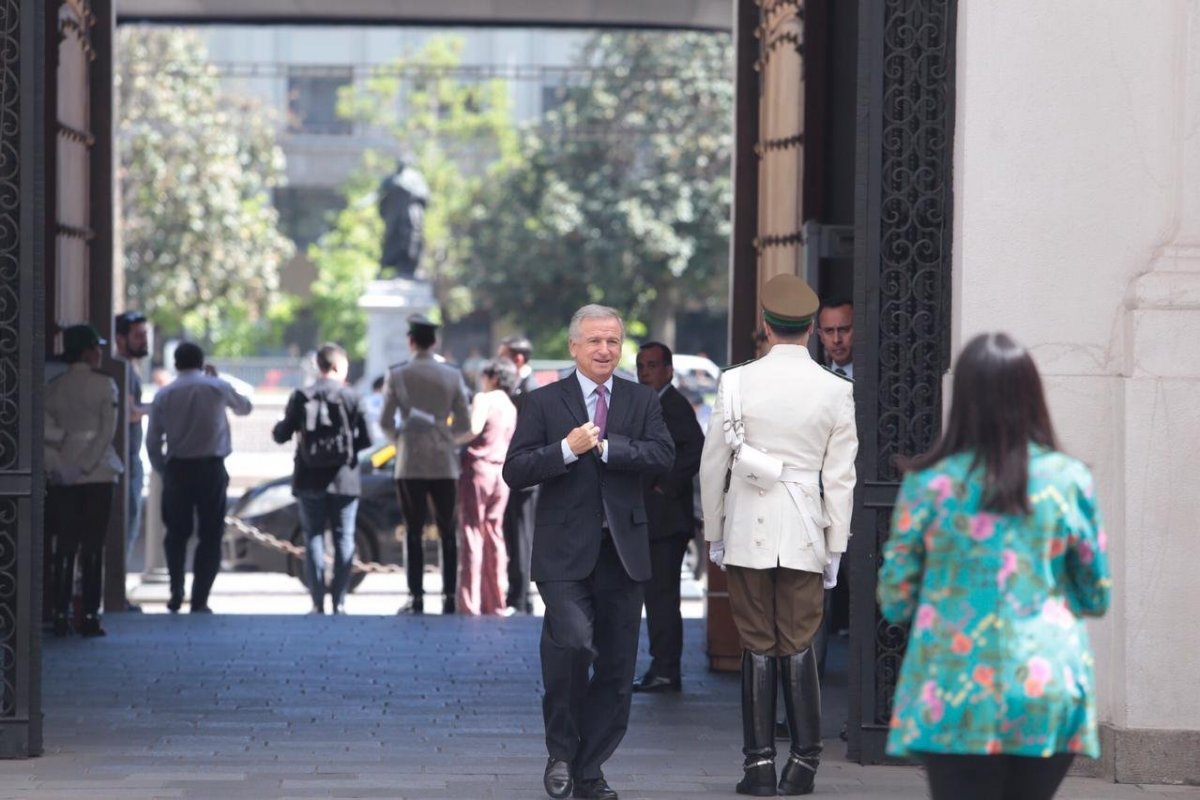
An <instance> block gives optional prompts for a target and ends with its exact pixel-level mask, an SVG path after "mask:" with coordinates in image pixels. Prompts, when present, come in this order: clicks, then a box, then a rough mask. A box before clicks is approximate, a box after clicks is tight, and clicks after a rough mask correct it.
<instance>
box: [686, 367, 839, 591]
mask: <svg viewBox="0 0 1200 800" xmlns="http://www.w3.org/2000/svg"><path fill="white" fill-rule="evenodd" d="M735 369H736V370H737V371H738V372H739V373H740V376H739V380H740V384H741V386H740V389H739V392H740V394H741V401H742V422H743V424H744V426H745V444H744V445H743V446H744V447H754V448H756V449H758V450H760V451H763V452H765V453H768V454H769V455H771V456H774V457H775V458H777V459H779V460H781V461H782V462H783V464H784V465H785V468H784V474H783V476H782V479H781V480H780V481H779V482H776V483H773V484H771V485H770V486H769V488H765V489H763V488H759V487H757V486H755V485H754V484H752V483H750V482H748V481H746V480H743V479H742V478H739V477H736V476H732V477H730V478H729V487H728V491H726V472H727V470H728V468H729V464H730V457H731V456H732V455H733V450H732V447H731V446H730V444H729V443H728V442H727V441H726V438H725V434H724V427H723V423H724V420H725V386H726V379H725V378H724V376H723V377H722V379H721V382H720V384H719V385H718V387H717V399H716V402H715V404H714V405H713V410H712V418H711V419H710V420H709V426H708V434H707V436H706V437H705V440H704V450H703V453H702V455H701V459H700V497H701V503H702V505H703V508H704V538H705V539H707V540H709V541H716V540H719V539H724V540H725V563H726V564H729V565H733V566H738V567H749V568H751V569H771V568H773V567H777V566H778V567H787V568H788V569H796V570H803V571H805V572H821V571H822V570H823V569H824V567H825V565H826V563H827V561H828V556H829V555H830V554H832V553H844V552H845V551H846V545H847V543H848V541H849V539H850V513H851V510H852V509H853V506H854V481H855V475H854V458H855V456H856V455H857V454H858V433H857V431H856V429H855V424H854V385H853V384H852V383H851V382H850V381H848V380H846V379H844V378H840V377H838V376H836V375H833V374H832V373H830V372H828V371H827V370H825V369H824V368H823V367H821V366H819V365H818V364H817V363H816V362H814V361H813V360H812V357H811V356H810V355H809V353H808V349H807V348H806V347H803V346H801V345H795V344H776V345H775V346H774V347H772V348H771V350H770V352H768V353H767V354H766V355H765V356H763V357H762V358H760V359H758V360H757V361H753V362H751V363H749V364H746V365H744V366H740V367H736V368H735ZM818 475H819V476H820V486H823V487H824V499H823V500H822V498H821V492H820V487H819V486H818V483H817V476H818Z"/></svg>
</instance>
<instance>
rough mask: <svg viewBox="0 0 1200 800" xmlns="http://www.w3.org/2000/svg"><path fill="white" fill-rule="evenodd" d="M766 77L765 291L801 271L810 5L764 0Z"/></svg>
mask: <svg viewBox="0 0 1200 800" xmlns="http://www.w3.org/2000/svg"><path fill="white" fill-rule="evenodd" d="M758 4H759V6H760V8H761V20H762V22H761V24H760V26H759V29H758V31H757V33H758V36H759V40H760V42H761V47H762V50H761V53H762V55H761V57H760V59H759V61H758V64H757V67H758V69H759V71H760V73H761V75H762V84H761V86H762V93H761V96H760V98H759V103H760V105H759V140H758V144H757V145H756V146H755V152H756V153H757V154H758V157H759V170H758V239H757V240H756V242H755V244H756V245H757V250H758V280H759V284H758V285H759V290H760V295H761V289H762V286H763V284H764V283H766V282H767V281H769V280H770V279H771V278H773V277H775V276H776V275H782V274H790V275H795V274H797V273H798V272H799V264H800V251H801V246H802V244H803V236H802V233H801V229H802V228H803V225H804V208H803V188H804V19H803V14H804V9H803V4H802V3H801V2H800V0H758Z"/></svg>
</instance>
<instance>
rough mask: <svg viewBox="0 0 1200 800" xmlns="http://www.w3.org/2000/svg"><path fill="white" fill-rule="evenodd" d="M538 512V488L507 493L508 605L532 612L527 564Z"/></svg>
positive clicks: (531, 557) (505, 544)
mask: <svg viewBox="0 0 1200 800" xmlns="http://www.w3.org/2000/svg"><path fill="white" fill-rule="evenodd" d="M536 514H537V487H534V488H533V489H518V490H515V491H513V492H511V493H510V494H509V495H508V505H506V506H505V507H504V548H505V549H506V550H507V551H508V594H507V595H506V596H505V598H504V602H505V604H506V605H507V606H509V607H510V608H515V609H516V610H517V611H521V612H523V613H526V614H528V613H531V612H532V611H533V604H532V603H531V602H530V600H529V564H530V561H531V560H532V559H533V526H534V524H535V517H536Z"/></svg>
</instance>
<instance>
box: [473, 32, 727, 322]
mask: <svg viewBox="0 0 1200 800" xmlns="http://www.w3.org/2000/svg"><path fill="white" fill-rule="evenodd" d="M581 64H582V65H584V66H586V67H588V68H589V69H590V70H591V73H590V78H589V80H587V81H586V82H585V83H583V84H582V85H578V86H568V87H565V88H564V89H563V90H562V104H561V106H560V107H559V108H558V109H556V110H554V111H552V112H551V113H549V114H548V115H547V116H546V118H545V119H544V120H543V121H542V122H541V124H539V125H538V126H537V127H536V128H535V129H533V130H531V131H530V132H529V134H528V136H527V137H526V139H525V141H524V146H523V149H522V155H523V158H520V159H514V160H513V161H512V163H513V164H514V165H515V166H514V168H512V169H509V170H506V171H505V173H504V176H503V179H502V180H499V181H496V182H494V183H492V184H489V185H488V186H487V187H485V192H484V193H483V194H482V195H481V197H480V198H479V200H478V201H477V202H476V204H475V206H474V207H473V210H472V215H471V219H470V221H469V226H468V228H467V230H466V231H465V232H464V239H466V240H468V241H470V242H471V245H472V249H471V256H472V259H473V261H472V264H473V267H474V268H473V269H472V270H471V271H470V272H469V273H468V278H469V282H470V285H471V287H472V288H473V289H474V290H475V292H476V294H477V296H479V297H486V298H487V299H488V302H489V303H490V305H491V308H493V309H494V310H495V312H496V313H498V314H502V315H506V316H509V317H510V318H512V319H513V320H514V321H516V322H518V323H519V324H520V325H521V326H522V327H524V328H525V329H527V330H530V331H531V332H533V333H534V334H535V335H539V336H541V337H550V336H552V335H553V334H554V332H555V331H557V330H558V329H560V328H561V326H562V324H563V320H564V319H566V318H567V317H568V316H569V315H570V313H571V312H572V311H573V310H574V308H576V307H577V306H578V305H580V304H581V303H583V302H589V301H592V302H603V303H606V304H608V305H611V306H614V307H616V308H618V309H620V310H622V311H623V312H624V313H626V314H627V315H628V317H629V319H631V320H634V321H642V322H644V323H645V324H646V325H647V327H648V329H649V333H650V335H651V336H654V337H656V338H657V337H661V338H663V339H664V340H666V341H668V342H670V341H672V340H673V338H674V315H675V313H676V312H677V311H678V310H680V309H681V308H682V307H684V306H685V305H689V304H690V305H691V306H692V307H693V308H706V307H707V308H718V307H723V305H724V303H725V297H726V280H727V274H728V257H729V256H728V253H729V244H728V242H729V232H730V226H729V209H730V202H731V196H732V195H731V192H732V187H731V180H730V157H731V152H732V114H733V83H732V80H731V78H730V75H731V64H732V49H731V45H730V41H729V39H728V37H726V36H722V35H713V34H706V33H678V32H676V33H659V32H610V33H603V34H599V35H597V36H595V37H594V38H593V39H592V40H591V41H590V42H589V44H588V45H587V46H586V47H585V48H584V50H583V52H582V53H581Z"/></svg>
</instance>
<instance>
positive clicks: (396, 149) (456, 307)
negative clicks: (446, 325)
mask: <svg viewBox="0 0 1200 800" xmlns="http://www.w3.org/2000/svg"><path fill="white" fill-rule="evenodd" d="M462 47H463V43H462V40H461V39H460V38H457V37H439V38H436V39H433V40H431V41H430V42H429V43H428V44H427V45H426V46H425V47H424V48H422V50H420V51H419V52H417V53H414V54H412V55H411V56H407V57H405V58H402V59H399V60H398V61H397V62H396V65H395V66H396V69H395V70H391V71H388V73H387V74H381V75H377V76H374V77H372V78H371V79H369V80H367V81H365V82H363V83H362V84H361V85H356V86H353V87H348V89H346V90H343V91H342V93H341V95H340V96H339V102H338V112H339V114H340V115H341V116H343V117H345V118H347V119H351V120H354V121H355V122H357V123H359V124H360V125H363V126H367V127H368V128H370V129H374V130H377V131H380V132H382V133H385V134H386V135H388V136H390V137H391V138H392V140H393V141H394V142H395V145H394V146H393V147H391V148H388V149H387V151H386V152H385V151H376V150H373V151H368V152H367V153H365V154H364V157H363V164H362V167H361V168H360V170H359V171H358V172H357V173H356V174H355V176H354V177H353V178H351V179H350V181H348V183H347V185H346V187H345V194H346V206H345V208H344V209H343V210H342V211H341V212H339V214H338V215H337V217H336V219H335V221H334V226H333V229H332V230H331V231H330V232H329V233H328V234H326V235H325V236H323V237H322V238H321V239H320V240H319V241H318V242H317V243H316V244H315V245H313V246H312V247H311V248H310V249H309V257H310V258H311V259H312V261H313V262H314V263H315V264H316V266H317V270H318V273H319V278H318V280H317V282H316V284H314V286H313V310H314V314H315V316H316V319H317V321H318V325H319V327H320V329H321V335H322V336H323V337H326V338H336V339H338V340H339V341H342V342H347V343H350V344H351V346H350V348H349V349H351V350H352V351H354V352H355V353H361V351H362V349H363V347H364V342H363V335H364V333H365V330H366V323H365V316H364V314H363V313H362V311H361V310H360V309H359V308H358V299H359V297H360V296H361V295H362V293H363V292H364V291H365V290H366V288H367V284H368V282H369V281H370V280H371V279H372V278H374V277H376V276H377V274H378V272H379V260H380V255H381V253H380V250H381V240H382V236H383V221H382V220H381V219H380V217H379V211H378V207H377V196H376V191H377V188H378V185H379V181H380V180H381V179H382V178H383V177H384V176H386V175H388V174H389V173H391V172H392V171H393V170H394V169H395V166H396V159H397V158H398V157H399V158H404V159H405V160H406V161H407V162H408V163H410V164H412V165H413V166H415V167H416V168H417V169H418V170H420V171H421V173H422V174H423V175H424V176H425V180H426V181H427V182H428V184H429V189H430V202H429V206H428V208H427V209H426V212H425V228H424V236H425V250H424V253H423V255H422V259H421V264H420V266H419V268H418V269H419V272H420V274H421V275H423V276H424V277H425V278H427V279H429V280H430V281H431V282H432V283H433V287H434V294H435V296H436V297H437V300H438V304H439V305H440V307H441V311H442V314H443V316H445V317H447V318H448V319H457V318H458V317H461V316H462V315H464V314H467V313H469V312H470V311H472V310H473V308H474V303H473V300H472V296H471V293H470V291H469V289H468V288H467V280H466V274H465V273H466V270H467V269H468V267H469V265H470V263H471V262H470V258H469V254H470V241H469V239H467V238H466V237H465V236H464V233H465V230H464V229H465V225H464V224H463V221H464V220H466V219H467V218H468V217H469V214H470V209H471V207H472V206H473V204H474V202H475V199H476V198H477V197H478V195H479V192H480V191H481V187H482V186H483V184H484V182H485V181H486V180H488V178H489V176H492V175H495V174H497V173H498V172H500V171H502V170H504V169H509V168H511V167H512V161H513V159H514V158H515V155H516V152H517V132H516V128H515V125H514V123H513V121H512V111H511V108H510V103H509V98H508V88H507V86H506V85H505V83H504V82H503V81H500V80H489V81H484V82H481V83H465V82H463V81H461V80H459V79H458V77H457V76H456V74H455V67H457V66H458V64H459V62H460V59H461V53H462ZM401 75H403V76H405V77H403V78H401V77H398V76H401Z"/></svg>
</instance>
